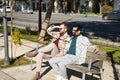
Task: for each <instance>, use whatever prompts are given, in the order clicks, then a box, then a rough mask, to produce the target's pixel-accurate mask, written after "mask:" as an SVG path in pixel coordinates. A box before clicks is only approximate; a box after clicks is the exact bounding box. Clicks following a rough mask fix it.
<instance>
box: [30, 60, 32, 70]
mask: <svg viewBox="0 0 120 80" xmlns="http://www.w3.org/2000/svg"><path fill="white" fill-rule="evenodd" d="M32 68H33V66H32V58H31V59H30V69H31V71H32Z"/></svg>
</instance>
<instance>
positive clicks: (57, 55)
mask: <svg viewBox="0 0 120 80" xmlns="http://www.w3.org/2000/svg"><path fill="white" fill-rule="evenodd" d="M55 56H56V57H61V56H63V55H62V54H60V53H58V54H56V55H55Z"/></svg>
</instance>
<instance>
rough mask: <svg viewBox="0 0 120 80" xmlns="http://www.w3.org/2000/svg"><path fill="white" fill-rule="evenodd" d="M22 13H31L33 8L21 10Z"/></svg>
mask: <svg viewBox="0 0 120 80" xmlns="http://www.w3.org/2000/svg"><path fill="white" fill-rule="evenodd" d="M22 13H23V14H33V10H29V9H28V10H22Z"/></svg>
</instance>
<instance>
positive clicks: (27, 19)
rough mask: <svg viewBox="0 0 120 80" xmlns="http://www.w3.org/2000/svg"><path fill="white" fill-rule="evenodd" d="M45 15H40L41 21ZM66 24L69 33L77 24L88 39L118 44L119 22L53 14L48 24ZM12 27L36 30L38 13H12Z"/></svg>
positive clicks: (76, 15) (75, 15) (97, 17)
mask: <svg viewBox="0 0 120 80" xmlns="http://www.w3.org/2000/svg"><path fill="white" fill-rule="evenodd" d="M0 15H2V14H0ZM7 18H8V23H10V14H9V13H8V14H7ZM44 18H45V13H42V21H43V20H44ZM61 22H67V23H68V25H69V33H71V27H72V25H73V24H75V23H77V24H79V25H82V26H83V34H84V35H86V36H88V37H93V36H94V38H96V37H97V38H98V37H99V38H104V39H106V40H110V41H114V42H120V26H119V25H120V21H114V20H113V21H112V20H102V19H101V17H100V16H87V17H85V15H83V14H81V15H80V14H62V13H60V14H58V13H53V14H52V16H51V20H50V24H59V23H61ZM13 24H14V26H17V27H21V28H25V27H30V28H31V29H32V30H38V13H37V12H35V13H34V14H22V13H20V12H16V13H13Z"/></svg>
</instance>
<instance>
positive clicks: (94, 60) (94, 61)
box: [66, 51, 106, 80]
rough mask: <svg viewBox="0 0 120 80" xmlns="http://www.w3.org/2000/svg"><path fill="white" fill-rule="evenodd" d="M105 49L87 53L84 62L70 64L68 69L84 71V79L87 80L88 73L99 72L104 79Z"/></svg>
mask: <svg viewBox="0 0 120 80" xmlns="http://www.w3.org/2000/svg"><path fill="white" fill-rule="evenodd" d="M105 54H106V52H105V51H99V52H98V53H96V54H95V53H90V52H88V53H87V56H86V61H85V63H84V64H81V65H79V64H69V65H67V66H66V67H67V71H68V70H69V69H70V70H73V71H77V72H80V73H82V80H85V77H86V74H88V73H89V74H92V76H93V75H94V74H97V75H99V76H100V79H101V80H103V76H102V74H103V71H104V69H103V60H104V58H105Z"/></svg>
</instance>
